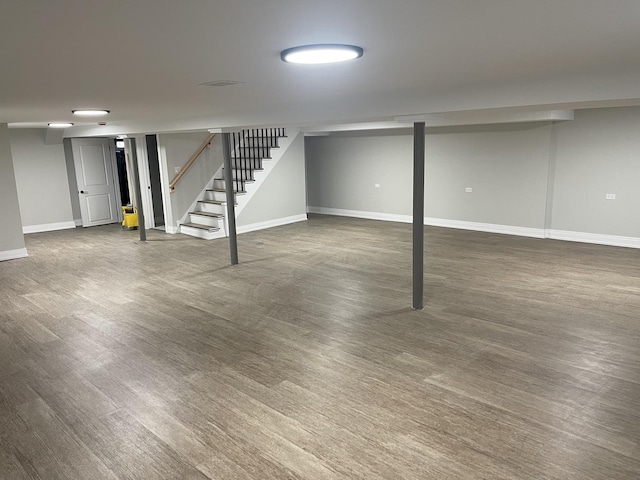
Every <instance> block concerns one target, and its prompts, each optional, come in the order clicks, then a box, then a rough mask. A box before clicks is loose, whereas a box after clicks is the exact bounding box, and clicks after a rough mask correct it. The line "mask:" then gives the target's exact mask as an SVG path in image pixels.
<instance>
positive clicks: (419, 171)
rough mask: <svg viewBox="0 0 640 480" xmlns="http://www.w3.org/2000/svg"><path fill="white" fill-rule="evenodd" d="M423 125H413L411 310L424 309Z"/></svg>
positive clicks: (422, 123) (421, 123) (420, 123)
mask: <svg viewBox="0 0 640 480" xmlns="http://www.w3.org/2000/svg"><path fill="white" fill-rule="evenodd" d="M424 144H425V124H424V122H416V123H414V124H413V308H414V309H415V310H422V309H423V308H424V300H423V297H424V294H423V289H424V154H425V147H424Z"/></svg>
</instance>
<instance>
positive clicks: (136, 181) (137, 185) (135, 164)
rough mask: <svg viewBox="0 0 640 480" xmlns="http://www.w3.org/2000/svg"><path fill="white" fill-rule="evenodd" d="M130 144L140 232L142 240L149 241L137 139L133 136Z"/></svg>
mask: <svg viewBox="0 0 640 480" xmlns="http://www.w3.org/2000/svg"><path fill="white" fill-rule="evenodd" d="M129 145H130V146H131V167H132V168H133V176H134V177H135V178H134V179H133V186H134V189H135V191H136V205H134V206H135V207H136V210H137V212H138V231H139V232H140V241H141V242H146V241H147V231H146V230H145V228H144V212H143V211H142V210H143V209H142V189H141V188H140V169H139V168H138V153H137V152H136V139H135V138H132V139H131V140H130V143H129Z"/></svg>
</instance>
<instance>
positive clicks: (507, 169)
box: [425, 124, 551, 229]
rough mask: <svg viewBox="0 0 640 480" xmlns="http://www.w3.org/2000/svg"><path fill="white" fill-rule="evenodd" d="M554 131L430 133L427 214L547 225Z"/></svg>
mask: <svg viewBox="0 0 640 480" xmlns="http://www.w3.org/2000/svg"><path fill="white" fill-rule="evenodd" d="M550 133H551V125H549V124H542V125H541V124H514V125H495V126H482V127H456V128H450V129H437V130H434V131H430V132H428V134H427V138H426V149H427V151H426V167H425V175H426V178H425V192H426V193H425V216H427V217H435V218H443V219H448V220H461V221H466V222H477V223H485V224H497V225H511V226H516V227H528V228H537V229H544V220H545V205H546V197H547V176H548V175H547V173H548V166H549V138H550ZM467 187H469V188H472V189H473V191H472V192H470V193H467V192H466V191H465V188H467Z"/></svg>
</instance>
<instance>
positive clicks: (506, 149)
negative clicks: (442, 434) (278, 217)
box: [306, 107, 640, 237]
mask: <svg viewBox="0 0 640 480" xmlns="http://www.w3.org/2000/svg"><path fill="white" fill-rule="evenodd" d="M638 125H640V108H638V107H632V108H610V109H593V110H583V111H578V112H576V118H575V120H573V121H570V122H561V123H557V124H554V125H549V124H523V125H503V126H484V127H456V128H449V129H430V130H428V135H427V139H426V148H427V153H426V201H425V216H427V217H436V218H441V219H446V220H462V221H467V222H478V223H488V224H496V225H510V226H519V227H530V228H537V229H543V228H545V227H546V228H551V229H553V230H567V231H572V232H586V233H596V234H603V235H620V236H630V237H640V220H638V219H639V218H640V188H638V185H639V184H640V159H639V158H640V137H638V135H637V129H638ZM412 148H413V144H412V137H411V136H410V135H406V134H401V135H388V134H384V135H380V134H375V133H367V134H363V133H362V132H360V133H357V134H350V135H348V134H340V135H332V136H329V137H307V138H306V156H307V184H308V204H309V206H311V207H325V208H337V209H345V210H360V211H364V212H379V213H386V214H397V215H410V214H411V195H412V192H411V177H412V163H411V162H412V155H413V154H412ZM375 183H379V184H380V188H375V187H374V184H375ZM465 187H472V188H473V193H465ZM606 193H615V194H616V195H617V199H616V200H615V201H611V200H605V194H606ZM548 201H551V202H553V203H552V204H551V205H550V206H549V208H547V203H548ZM549 216H550V217H551V218H549ZM545 219H546V220H547V222H546V224H545Z"/></svg>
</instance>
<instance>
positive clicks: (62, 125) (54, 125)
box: [48, 122, 73, 128]
mask: <svg viewBox="0 0 640 480" xmlns="http://www.w3.org/2000/svg"><path fill="white" fill-rule="evenodd" d="M48 125H49V127H51V128H68V127H73V123H69V122H51V123H49V124H48Z"/></svg>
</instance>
